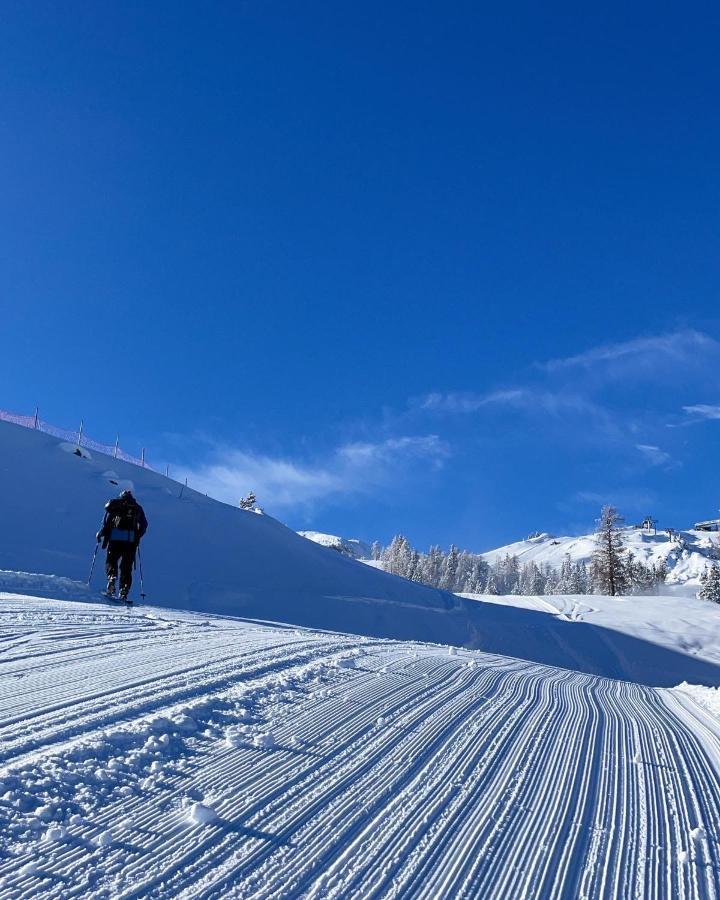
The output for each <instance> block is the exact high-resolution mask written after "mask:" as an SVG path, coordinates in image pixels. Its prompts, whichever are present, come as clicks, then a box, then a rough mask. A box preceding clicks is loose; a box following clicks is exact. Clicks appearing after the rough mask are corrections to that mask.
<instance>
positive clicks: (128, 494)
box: [120, 491, 133, 500]
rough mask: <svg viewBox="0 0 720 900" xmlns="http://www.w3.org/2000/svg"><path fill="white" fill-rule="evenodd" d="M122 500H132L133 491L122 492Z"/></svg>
mask: <svg viewBox="0 0 720 900" xmlns="http://www.w3.org/2000/svg"><path fill="white" fill-rule="evenodd" d="M120 499H121V500H132V499H133V495H132V491H120Z"/></svg>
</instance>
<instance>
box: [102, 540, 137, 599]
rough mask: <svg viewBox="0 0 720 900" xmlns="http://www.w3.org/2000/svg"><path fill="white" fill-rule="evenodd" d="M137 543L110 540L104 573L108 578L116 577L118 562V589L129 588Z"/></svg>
mask: <svg viewBox="0 0 720 900" xmlns="http://www.w3.org/2000/svg"><path fill="white" fill-rule="evenodd" d="M136 551H137V544H134V543H133V542H132V541H110V543H109V544H108V548H107V557H106V558H105V574H106V575H107V577H108V578H117V569H118V563H120V590H121V591H122V590H124V589H127V590H128V591H129V590H130V585H131V584H132V570H133V563H134V562H135V553H136Z"/></svg>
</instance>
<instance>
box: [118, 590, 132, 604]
mask: <svg viewBox="0 0 720 900" xmlns="http://www.w3.org/2000/svg"><path fill="white" fill-rule="evenodd" d="M129 593H130V588H129V587H121V588H120V599H121V600H122V602H123V603H132V600H129V599H128V594H129Z"/></svg>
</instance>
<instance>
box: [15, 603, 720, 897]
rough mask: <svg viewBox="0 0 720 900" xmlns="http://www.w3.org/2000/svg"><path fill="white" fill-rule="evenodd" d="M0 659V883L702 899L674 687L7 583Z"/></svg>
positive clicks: (688, 767) (686, 748) (719, 872)
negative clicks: (82, 600)
mask: <svg viewBox="0 0 720 900" xmlns="http://www.w3.org/2000/svg"><path fill="white" fill-rule="evenodd" d="M0 675H1V676H2V677H0V694H1V695H2V702H1V703H0V782H1V785H0V820H1V825H2V827H0V898H41V897H63V898H64V897H83V898H86V897H90V898H116V897H122V898H131V897H150V898H175V897H181V898H190V897H192V898H208V900H209V898H218V900H219V898H225V897H253V898H255V897H262V898H264V897H267V898H269V897H276V898H279V897H282V898H294V897H297V898H299V897H304V898H321V897H322V898H346V897H363V898H365V897H388V898H391V897H395V898H397V897H402V898H428V900H430V898H432V900H436V898H446V897H453V898H462V897H478V898H488V897H491V898H494V897H502V898H520V897H527V898H530V897H532V898H536V897H537V898H545V897H548V898H550V897H557V898H575V897H581V898H595V897H598V898H599V897H602V898H606V897H623V898H624V897H628V898H630V897H633V898H635V897H643V898H653V897H667V898H696V897H698V898H700V897H702V898H705V897H708V898H717V897H719V896H720V780H719V779H718V773H719V772H720V727H719V726H718V723H717V721H716V720H714V719H713V718H712V717H711V716H710V715H708V714H707V712H705V711H702V710H700V709H699V707H697V706H696V705H695V703H694V701H693V700H692V699H691V697H690V696H689V695H684V694H679V693H677V692H673V691H668V690H657V689H652V688H648V687H643V686H640V685H635V684H631V683H627V682H620V681H612V680H609V679H604V678H600V677H595V676H590V675H585V674H579V673H576V672H572V671H569V670H564V669H555V668H551V667H547V666H542V665H539V664H536V663H531V662H526V661H523V660H517V659H512V658H509V657H502V656H493V655H490V654H486V653H480V652H471V651H464V650H455V649H453V648H451V649H448V648H444V647H440V646H431V645H425V644H413V643H399V642H394V641H381V640H372V639H366V638H360V637H354V636H343V635H334V634H328V633H322V632H313V631H308V630H300V629H294V628H284V627H281V626H277V627H273V626H263V625H258V624H255V623H249V622H243V621H241V620H233V619H224V618H221V617H209V618H208V617H203V616H202V615H200V614H192V613H174V612H172V611H169V610H152V609H150V608H147V607H139V608H134V609H123V608H119V609H116V608H113V607H109V606H107V607H105V606H102V605H97V606H94V605H91V604H87V603H86V604H79V603H69V602H60V601H51V600H38V599H35V598H21V597H17V596H11V595H6V596H5V597H3V598H2V602H1V604H0Z"/></svg>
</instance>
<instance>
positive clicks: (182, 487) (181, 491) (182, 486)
mask: <svg viewBox="0 0 720 900" xmlns="http://www.w3.org/2000/svg"><path fill="white" fill-rule="evenodd" d="M186 487H187V475H186V476H185V484H183V485H181V487H180V493H179V494H178V500H180V499H182V495H183V491H184V490H185V488H186Z"/></svg>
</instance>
